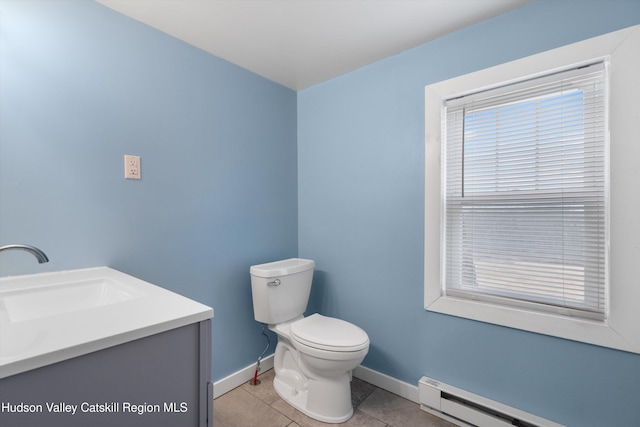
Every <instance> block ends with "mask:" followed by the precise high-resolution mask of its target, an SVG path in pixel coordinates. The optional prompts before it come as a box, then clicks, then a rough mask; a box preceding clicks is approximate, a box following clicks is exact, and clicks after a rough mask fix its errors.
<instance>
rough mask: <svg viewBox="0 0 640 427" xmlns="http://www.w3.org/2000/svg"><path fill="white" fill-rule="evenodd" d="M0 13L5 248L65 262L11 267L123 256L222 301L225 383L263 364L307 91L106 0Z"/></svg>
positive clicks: (5, 263) (289, 243)
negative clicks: (299, 100)
mask: <svg viewBox="0 0 640 427" xmlns="http://www.w3.org/2000/svg"><path fill="white" fill-rule="evenodd" d="M0 19H1V21H0V55H1V56H0V245H4V244H8V243H28V244H33V245H36V246H38V247H40V248H41V249H43V250H44V251H45V252H46V253H47V254H48V256H49V258H50V259H51V262H50V263H48V264H43V265H39V264H37V263H36V262H35V259H33V257H31V256H30V255H28V254H26V253H25V252H3V253H2V254H1V255H0V275H2V276H6V275H12V274H25V273H36V272H42V271H49V270H64V269H74V268H82V267H93V266H100V265H107V266H110V267H113V268H116V269H118V270H121V271H124V272H126V273H129V274H132V275H134V276H137V277H140V278H141V279H144V280H147V281H150V282H152V283H155V284H157V285H159V286H163V287H165V288H168V289H170V290H173V291H176V292H178V293H180V294H183V295H185V296H187V297H191V298H193V299H195V300H198V301H200V302H202V303H204V304H207V305H209V306H211V307H213V308H214V310H215V318H214V322H213V377H214V379H219V378H221V377H224V376H226V375H228V374H230V373H232V372H235V371H237V370H238V369H241V368H244V367H246V366H248V365H249V364H251V363H254V362H255V360H256V358H257V356H258V355H259V354H260V353H261V352H262V350H263V348H264V338H263V337H262V336H261V335H260V325H259V324H258V323H257V322H255V321H254V319H253V311H252V305H251V304H252V303H251V289H250V279H249V266H250V265H252V264H255V263H259V262H266V261H271V260H275V259H281V258H285V257H291V256H295V255H296V254H297V252H298V247H297V182H296V180H297V165H296V156H297V152H296V150H297V149H296V93H295V92H294V91H291V90H289V89H286V88H284V87H282V86H280V85H278V84H275V83H273V82H270V81H268V80H266V79H263V78H261V77H259V76H257V75H255V74H252V73H249V72H248V71H246V70H243V69H241V68H239V67H236V66H234V65H232V64H230V63H228V62H225V61H223V60H220V59H218V58H215V57H213V56H211V55H209V54H206V53H205V52H203V51H201V50H198V49H196V48H193V47H191V46H188V45H186V44H184V43H182V42H180V41H178V40H177V39H175V38H172V37H169V36H167V35H165V34H163V33H161V32H158V31H156V30H154V29H152V28H150V27H147V26H145V25H142V24H140V23H138V22H136V21H134V20H131V19H129V18H126V17H124V16H122V15H120V14H118V13H116V12H114V11H112V10H110V9H108V8H106V7H104V6H102V5H100V4H98V3H95V2H93V1H91V0H84V1H78V0H71V1H59V0H56V1H50V0H45V1H32V0H29V1H24V0H18V1H5V0H2V2H1V3H0ZM124 154H135V155H139V156H141V158H142V160H141V165H142V179H141V180H140V181H131V180H125V179H124V178H123V174H124V160H123V156H124Z"/></svg>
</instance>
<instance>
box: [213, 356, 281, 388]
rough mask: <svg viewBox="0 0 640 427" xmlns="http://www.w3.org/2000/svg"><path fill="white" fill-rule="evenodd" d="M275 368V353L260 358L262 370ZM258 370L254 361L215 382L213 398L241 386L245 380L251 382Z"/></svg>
mask: <svg viewBox="0 0 640 427" xmlns="http://www.w3.org/2000/svg"><path fill="white" fill-rule="evenodd" d="M271 368H273V354H272V355H270V356H267V357H265V358H264V359H262V360H260V372H261V373H263V372H266V371H268V370H269V369H271ZM255 372H256V364H255V363H253V364H251V365H249V366H247V367H246V368H243V369H240V370H239V371H237V372H234V373H233V374H231V375H229V376H227V377H225V378H222V379H221V380H218V381H216V382H214V383H213V398H214V399H215V398H218V397H220V396H222V395H223V394H225V393H227V392H230V391H231V390H233V389H234V388H236V387H240V386H241V385H242V384H244V383H245V382H249V380H250V379H251V378H253V375H254V374H255Z"/></svg>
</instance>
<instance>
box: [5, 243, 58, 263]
mask: <svg viewBox="0 0 640 427" xmlns="http://www.w3.org/2000/svg"><path fill="white" fill-rule="evenodd" d="M10 250H20V251H27V252H29V253H30V254H31V255H33V256H34V257H36V259H37V260H38V262H39V263H40V264H43V263H45V262H49V258H47V255H46V254H45V253H44V252H42V251H41V250H40V249H38V248H36V247H35V246H30V245H5V246H0V252H2V251H10Z"/></svg>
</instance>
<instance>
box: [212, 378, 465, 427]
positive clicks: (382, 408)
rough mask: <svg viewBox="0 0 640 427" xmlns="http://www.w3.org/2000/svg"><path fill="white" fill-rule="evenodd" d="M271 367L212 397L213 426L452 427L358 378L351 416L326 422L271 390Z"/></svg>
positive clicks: (353, 385)
mask: <svg viewBox="0 0 640 427" xmlns="http://www.w3.org/2000/svg"><path fill="white" fill-rule="evenodd" d="M273 375H274V372H273V369H271V370H269V371H267V372H265V373H263V374H262V375H260V377H259V378H260V384H259V385H257V386H253V385H250V384H248V383H247V384H244V385H242V386H240V387H238V388H236V389H234V390H232V391H230V392H229V393H226V394H224V395H222V396H220V397H219V398H217V399H215V400H214V404H213V414H214V421H213V425H214V427H320V426H332V425H333V426H349V427H454V425H453V424H451V423H449V422H447V421H444V420H442V419H440V418H438V417H435V416H433V415H431V414H428V413H426V412H424V411H422V410H421V409H420V407H419V406H418V404H416V403H413V402H411V401H409V400H407V399H404V398H402V397H399V396H396V395H395V394H392V393H389V392H388V391H385V390H382V389H380V388H378V387H375V386H373V385H371V384H369V383H367V382H365V381H362V380H360V379H358V378H354V379H353V382H352V383H351V402H352V403H353V406H354V408H355V412H354V415H353V417H351V419H350V420H349V421H347V422H346V423H343V424H326V423H322V422H319V421H316V420H314V419H312V418H309V417H307V416H306V415H304V414H303V413H301V412H300V411H298V410H296V409H294V408H293V407H291V406H289V405H288V404H287V403H285V402H284V401H283V400H282V399H281V398H280V397H279V396H278V395H277V394H276V392H275V391H274V390H273V385H272V383H273Z"/></svg>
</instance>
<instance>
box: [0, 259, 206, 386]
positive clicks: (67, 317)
mask: <svg viewBox="0 0 640 427" xmlns="http://www.w3.org/2000/svg"><path fill="white" fill-rule="evenodd" d="M211 317H213V309H211V307H207V306H206V305H203V304H200V303H199V302H196V301H193V300H190V299H188V298H185V297H183V296H181V295H178V294H175V293H173V292H171V291H169V290H167V289H163V288H161V287H158V286H155V285H152V284H151V283H148V282H145V281H143V280H140V279H138V278H136V277H133V276H129V275H128V274H125V273H122V272H120V271H117V270H114V269H111V268H108V267H94V268H87V269H80V270H67V271H60V272H52V273H40V274H31V275H24V276H13V277H0V378H5V377H7V376H10V375H15V374H18V373H21V372H25V371H28V370H31V369H35V368H38V367H41V366H46V365H49V364H52V363H56V362H60V361H62V360H67V359H70V358H73V357H76V356H80V355H83V354H88V353H91V352H94V351H98V350H102V349H105V348H108V347H112V346H116V345H119V344H122V343H125V342H129V341H133V340H136V339H139V338H144V337H147V336H150V335H154V334H157V333H161V332H164V331H168V330H170V329H175V328H179V327H181V326H185V325H189V324H192V323H196V322H200V321H203V320H207V319H210V318H211Z"/></svg>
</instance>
